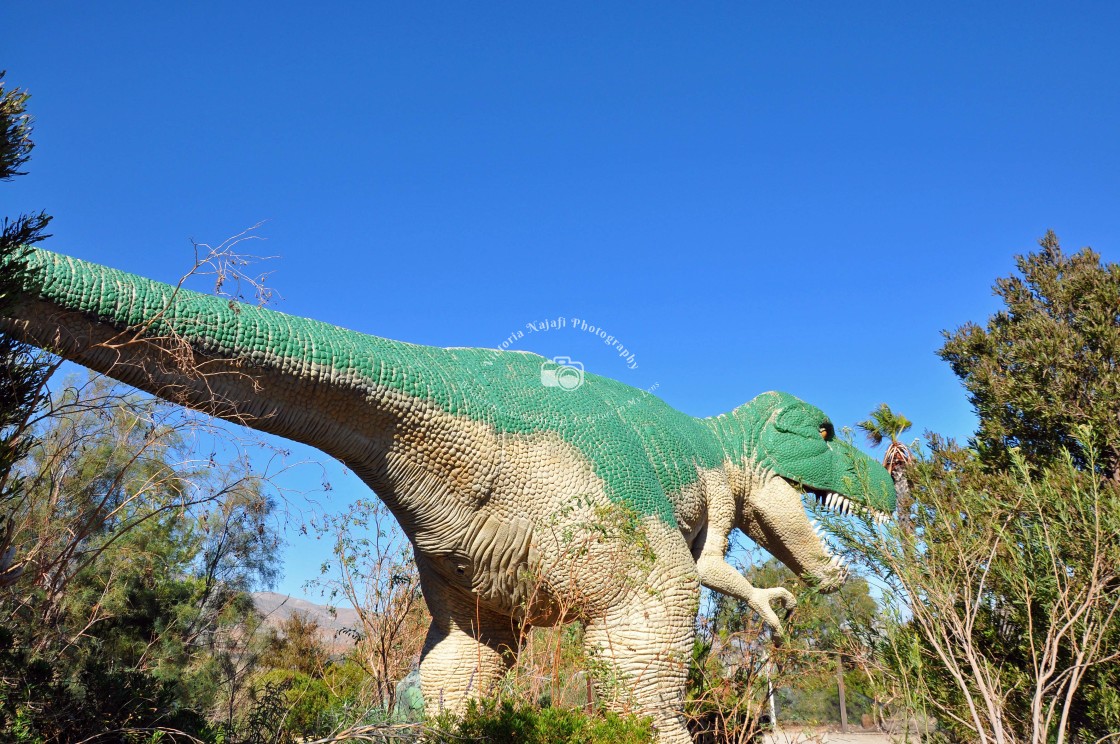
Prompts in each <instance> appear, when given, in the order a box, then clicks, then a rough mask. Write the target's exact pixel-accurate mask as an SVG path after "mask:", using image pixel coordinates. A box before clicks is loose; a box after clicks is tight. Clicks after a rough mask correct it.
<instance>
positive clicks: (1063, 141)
mask: <svg viewBox="0 0 1120 744" xmlns="http://www.w3.org/2000/svg"><path fill="white" fill-rule="evenodd" d="M0 23H2V24H3V28H4V35H3V36H4V38H3V41H2V42H0V50H2V52H3V53H2V54H0V67H2V68H6V69H7V70H8V76H7V82H8V84H9V85H13V86H19V87H26V88H28V89H30V91H31V92H32V94H33V98H32V100H31V102H30V108H31V111H32V113H33V114H34V115H35V116H36V118H37V121H38V124H37V127H36V137H35V138H36V141H37V143H38V147H37V149H36V150H35V153H34V157H33V159H32V160H31V162H30V164H29V170H30V175H28V176H26V177H24V178H21V179H18V180H17V181H15V182H13V183H11V184H7V185H5V186H4V187H3V189H2V191H0V194H2V196H3V205H2V210H0V213H2V214H6V215H13V214H15V213H17V212H19V211H32V210H39V209H45V210H47V211H48V212H50V213H51V214H53V215H54V216H55V220H54V222H53V223H52V225H51V227H52V232H53V233H54V236H55V237H54V238H53V239H51V240H50V241H49V242H48V243H47V244H46V246H45V247H49V248H51V249H53V250H56V251H59V252H63V253H68V254H71V255H75V256H78V257H81V258H85V259H89V260H93V261H97V262H101V263H104V264H108V265H111V266H114V267H116V268H121V269H125V270H128V271H133V272H136V273H140V274H144V275H147V276H150V277H152V278H156V279H161V280H164V281H174V280H175V279H177V278H178V277H179V276H180V275H181V274H182V273H183V272H184V271H185V270H186V269H187V268H189V265H190V262H191V259H192V256H193V253H192V249H191V243H190V239H191V238H193V239H195V240H199V241H203V242H209V243H218V242H221V241H222V240H223V239H225V238H227V237H229V236H230V235H233V234H234V233H237V232H239V231H241V230H242V229H244V228H246V227H248V226H250V225H253V224H254V223H257V222H259V221H261V220H267V222H266V223H265V224H264V225H263V226H262V227H261V228H260V229H259V231H258V232H259V234H260V235H262V236H264V237H266V238H267V243H264V244H258V245H255V246H253V249H254V250H255V251H257V252H263V253H268V254H270V255H276V256H279V258H278V259H277V260H276V261H273V262H272V265H271V266H270V268H271V269H273V270H274V273H273V274H272V276H271V278H270V280H269V281H270V284H271V285H272V286H273V287H274V288H276V289H277V290H278V291H279V292H280V293H281V294H282V295H283V297H284V300H283V301H282V302H280V303H278V304H277V305H276V307H277V309H280V310H283V311H285V312H289V313H295V314H300V315H306V316H311V317H315V318H318V319H321V320H325V321H329V322H332V323H336V324H339V325H343V326H347V327H350V328H354V329H356V330H360V331H364V332H367V333H372V334H377V335H381V336H387V337H391V338H396V339H401V340H406V341H412V342H416V343H425V344H434V345H440V346H485V347H496V346H500V345H501V344H502V343H503V342H505V341H507V339H510V337H511V335H512V336H514V337H515V338H513V340H512V342H511V343H510V344H509V348H520V349H528V350H532V351H536V352H539V353H542V354H545V355H547V356H553V355H556V354H566V355H568V356H570V357H572V358H573V359H576V360H577V361H581V362H583V363H584V364H585V365H586V367H587V369H588V370H590V371H594V372H597V373H600V374H604V375H607V376H611V377H615V378H616V379H619V380H622V381H624V382H627V383H630V384H633V385H635V386H638V387H643V388H651V387H653V386H656V393H657V394H658V395H661V396H662V397H663V398H664V399H665V400H666V401H668V402H669V403H670V404H672V405H674V406H676V407H677V408H680V409H681V410H683V411H686V412H688V413H691V414H695V415H703V416H707V415H712V414H715V413H719V412H722V411H726V410H729V409H731V408H733V407H734V406H736V405H739V404H740V403H743V402H745V401H746V400H748V399H749V398H751V397H753V396H754V395H755V394H757V393H759V392H762V391H765V390H770V389H782V390H786V391H788V392H791V393H793V394H795V395H798V396H800V397H802V398H805V399H806V400H808V401H810V402H812V403H814V404H816V405H818V406H820V407H821V408H823V409H824V410H825V411H827V412H829V413H830V414H831V416H832V417H833V419H834V420H835V422H836V423H837V425H838V426H842V425H850V424H852V423H854V422H855V421H857V420H859V419H860V418H863V417H864V416H866V414H867V412H868V411H869V410H870V409H871V408H873V407H874V406H875V405H877V404H878V403H879V402H881V401H885V402H888V403H890V404H891V405H892V406H893V407H894V408H895V409H896V410H899V411H902V412H903V413H905V414H906V415H908V416H909V417H910V418H911V419H913V420H914V421H915V423H916V429H917V430H918V431H921V430H925V429H929V430H934V431H938V432H941V433H945V434H948V435H951V436H956V437H961V438H963V437H967V436H968V434H969V433H970V432H971V430H972V427H973V424H974V418H973V416H972V413H971V411H970V407H969V405H968V402H967V399H966V397H965V395H964V393H963V391H962V389H961V387H960V385H959V383H958V381H957V380H956V378H954V377H953V375H952V374H951V372H950V370H949V368H948V366H947V365H945V364H944V363H943V362H941V361H940V360H939V359H938V358H937V356H936V354H935V351H936V349H937V348H938V347H939V346H940V332H941V331H942V329H947V328H955V327H957V326H958V325H960V324H961V323H964V322H965V321H968V320H976V321H982V320H984V319H985V318H986V317H987V316H988V315H989V314H990V313H991V312H993V311H994V310H995V309H996V307H997V303H996V300H995V299H994V298H993V297H992V295H991V289H990V288H991V285H992V282H993V280H994V279H995V278H996V277H997V276H1001V275H1006V274H1008V273H1010V271H1011V270H1012V267H1013V258H1012V257H1013V255H1014V254H1016V253H1021V252H1026V251H1028V250H1031V249H1032V248H1033V247H1034V246H1035V243H1036V241H1037V239H1038V238H1039V237H1041V235H1042V234H1043V233H1044V232H1045V230H1046V229H1048V228H1052V229H1054V230H1055V231H1056V232H1057V233H1058V235H1059V236H1060V237H1061V238H1062V241H1063V244H1064V245H1065V247H1067V248H1070V249H1073V248H1078V247H1081V246H1083V245H1092V246H1093V247H1094V248H1096V249H1097V250H1099V251H1101V252H1102V253H1103V254H1104V256H1105V258H1106V259H1108V260H1114V261H1115V260H1117V259H1118V258H1120V209H1118V207H1120V87H1118V84H1117V80H1118V79H1120V51H1118V50H1120V44H1117V39H1118V38H1120V4H1117V3H1115V2H1079V3H1023V2H1006V3H1002V2H989V3H975V2H969V3H949V2H946V3H925V4H920V5H919V4H917V3H898V2H850V3H836V2H827V3H826V2H798V3H757V2H739V3H683V2H682V3H675V4H669V3H641V4H638V3H615V2H595V3H572V2H569V3H554V4H550V5H546V4H544V3H462V2H448V3H374V2H370V3H358V2H352V3H315V4H311V3H290V2H280V1H279V0H271V1H269V2H236V3H231V2H209V3H207V2H193V3H148V2H116V3H79V2H51V3H26V2H25V3H5V4H4V5H3V6H2V7H0ZM561 317H562V318H565V319H566V321H567V324H566V327H564V328H557V329H554V330H551V331H548V332H547V333H542V332H535V333H530V332H529V329H528V328H527V325H526V324H528V323H534V324H539V323H540V322H541V321H546V320H549V319H557V318H561ZM572 318H579V319H581V320H584V321H586V322H587V323H588V324H589V325H594V326H596V327H597V328H602V329H604V330H605V331H606V332H607V333H609V334H610V335H612V336H615V337H616V338H618V339H619V340H621V341H622V342H623V343H624V344H625V345H626V346H627V347H628V349H629V350H630V351H631V352H632V353H633V354H634V360H633V361H632V362H631V364H636V365H637V366H636V368H634V369H631V368H630V365H629V364H627V363H625V362H624V361H623V360H621V359H619V358H618V357H617V356H615V355H614V354H613V353H612V352H611V351H610V350H609V349H608V348H607V346H606V345H605V344H603V342H602V341H601V340H600V339H598V338H596V337H594V336H592V335H591V334H589V333H587V332H584V331H582V330H576V329H573V327H572V323H571V319H572ZM517 331H521V332H522V333H524V334H525V335H524V337H522V338H516V332H517ZM335 472H336V475H334V476H332V481H333V484H334V490H333V491H332V492H331V493H330V494H326V495H322V496H321V497H320V500H321V501H322V502H323V503H325V504H326V505H327V506H330V505H332V504H334V505H337V504H341V503H343V502H344V501H345V500H346V499H348V498H353V497H354V496H355V495H357V494H358V493H359V492H360V490H361V488H362V486H361V485H360V484H359V483H358V482H357V481H356V480H355V479H353V478H349V477H346V476H344V475H341V474H337V468H335ZM317 479H318V476H317V475H316V476H315V480H316V481H317ZM291 540H292V543H291V547H290V549H289V552H288V570H287V574H288V575H287V578H286V579H285V580H284V581H283V582H282V584H281V586H280V587H279V588H280V589H281V590H282V591H292V592H296V593H300V592H299V586H300V584H301V582H302V581H303V580H305V579H306V578H308V577H309V576H310V575H312V574H313V573H314V572H315V568H316V567H317V565H318V563H319V561H320V560H322V558H323V557H324V554H325V546H323V545H322V544H315V543H308V542H306V541H304V540H301V539H300V538H298V536H296V535H294V534H293V535H292V536H291Z"/></svg>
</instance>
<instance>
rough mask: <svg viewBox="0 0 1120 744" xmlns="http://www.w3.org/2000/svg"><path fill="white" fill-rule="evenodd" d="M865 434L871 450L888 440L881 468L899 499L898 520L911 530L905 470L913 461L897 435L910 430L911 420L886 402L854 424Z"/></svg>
mask: <svg viewBox="0 0 1120 744" xmlns="http://www.w3.org/2000/svg"><path fill="white" fill-rule="evenodd" d="M856 426H858V427H859V428H860V429H862V430H863V431H864V433H865V434H867V441H869V442H870V443H871V445H872V446H873V447H878V446H879V445H881V444H882V443H883V440H890V444H889V445H887V451H886V453H885V454H884V455H883V467H885V468H886V469H887V472H888V473H890V474H891V480H893V481H894V489H895V493H896V495H897V497H898V499H897V500H898V508H897V513H898V521H899V524H900V525H901V526H902V528H903V529H909V528H910V484H909V482H908V481H907V480H906V467H907V466H908V465H909V464H910V462H911V460H913V459H914V456H913V454H912V453H911V452H910V448H909V447H907V446H906V445H905V444H904V443H903V442H902V440H900V439H899V437H900V436H902V435H903V434H905V433H906V432H908V431H909V430H910V427H911V426H912V424H911V423H910V419H908V418H906V417H905V416H903V415H902V414H901V413H895V412H894V411H892V410H891V407H890V406H888V405H887V404H886V403H880V404H879V407H878V408H876V409H875V410H874V411H872V412H871V418H869V419H866V420H865V421H860V422H859V423H858V424H856Z"/></svg>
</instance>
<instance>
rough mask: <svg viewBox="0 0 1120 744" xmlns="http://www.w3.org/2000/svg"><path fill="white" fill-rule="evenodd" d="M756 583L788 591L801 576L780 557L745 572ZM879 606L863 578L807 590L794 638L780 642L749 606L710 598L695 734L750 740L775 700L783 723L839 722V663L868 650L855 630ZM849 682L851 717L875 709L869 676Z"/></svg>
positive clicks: (792, 624)
mask: <svg viewBox="0 0 1120 744" xmlns="http://www.w3.org/2000/svg"><path fill="white" fill-rule="evenodd" d="M745 574H746V576H747V578H748V580H750V582H751V583H752V584H753V585H755V586H789V585H792V584H795V583H796V582H797V577H796V576H795V575H794V574H793V572H792V571H790V570H789V569H788V568H786V567H785V566H783V565H782V564H781V563H779V562H778V561H777V559H774V558H768V559H766V560H765V561H758V562H756V563H755V564H754V565H752V566H751V567H750V568H748V569H747V570H746V571H745ZM876 615H877V608H876V604H875V601H874V600H873V599H872V598H871V596H870V594H869V592H868V585H867V582H866V581H863V580H862V579H854V580H851V581H849V582H847V583H846V584H845V585H844V586H843V587H842V588H841V589H840V590H839V591H838V592H835V593H833V594H820V593H819V592H815V591H811V590H810V591H807V592H804V593H802V594H801V596H800V597H799V598H798V604H797V607H796V609H795V610H793V611H792V612H791V614H790V615H789V616H788V617H787V618H786V621H785V625H786V626H787V635H786V638H785V639H784V641H783V642H782V643H775V642H774V641H773V640H772V639H771V638H769V637H768V636H767V635H765V634H764V628H763V625H762V621H761V619H760V618H759V617H758V616H757V615H756V614H754V613H753V611H752V610H751V608H750V607H749V606H748V605H747V603H746V602H744V601H742V600H738V599H735V598H733V597H728V596H726V595H721V594H714V593H713V594H712V595H710V601H709V602H708V603H707V605H706V606H705V608H704V610H703V612H702V613H701V614H700V617H699V619H698V634H697V639H696V643H695V645H694V649H693V659H692V663H691V665H690V669H689V690H688V706H687V710H688V712H689V714H690V716H691V717H692V718H693V719H694V722H695V723H694V729H695V730H696V731H702V730H703V731H709V732H713V733H714V734H715V735H716V738H717V740H721V741H749V740H751V738H752V737H753V736H755V735H756V734H758V733H759V732H761V731H762V730H763V729H764V728H765V724H766V721H767V720H768V719H769V715H770V712H769V696H770V694H771V691H773V692H774V694H775V696H776V698H777V703H778V705H777V708H778V711H777V712H778V720H779V721H782V722H786V721H794V722H800V723H821V722H834V721H838V720H839V697H838V693H837V681H836V663H837V662H836V659H837V656H838V655H839V654H844V655H852V654H857V653H864V652H865V650H866V648H867V645H866V639H864V638H862V637H861V636H859V635H858V634H856V633H855V632H854V629H857V628H861V627H865V626H867V625H870V624H872V622H873V618H875V617H876ZM845 681H846V683H847V685H848V689H849V690H850V691H851V693H852V694H849V695H848V698H847V708H848V714H849V716H851V717H853V718H855V719H857V720H858V718H859V717H860V716H861V715H863V714H865V713H870V712H871V704H872V695H871V693H870V689H869V687H868V681H867V680H866V678H865V677H863V676H861V675H860V674H858V673H856V672H855V671H849V672H848V673H847V674H846V675H845Z"/></svg>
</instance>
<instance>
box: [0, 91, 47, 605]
mask: <svg viewBox="0 0 1120 744" xmlns="http://www.w3.org/2000/svg"><path fill="white" fill-rule="evenodd" d="M3 80H4V73H3V72H0V181H10V180H12V179H13V178H15V177H16V176H20V175H23V174H24V173H23V171H21V170H19V169H20V168H21V167H22V166H23V165H24V163H26V162H27V159H28V158H29V157H31V150H32V149H33V148H34V146H35V144H34V142H33V141H32V139H31V117H30V116H28V114H27V112H26V105H27V99H28V98H29V97H30V96H29V95H28V94H27V93H26V92H25V91H20V90H18V89H9V88H6V87H5V86H4V83H3ZM50 219H51V218H50V217H49V216H48V215H47V214H46V213H42V212H40V213H39V214H37V215H31V216H25V215H20V216H19V217H16V218H15V219H13V220H10V221H9V220H8V218H7V217H5V218H4V220H3V223H2V224H0V258H10V259H11V260H10V262H8V263H6V264H5V270H4V273H3V275H2V276H0V310H2V309H3V308H4V306H5V304H6V302H7V301H8V298H10V297H11V296H12V293H13V291H15V290H17V289H18V288H19V287H20V285H21V278H22V274H23V271H24V270H25V268H24V265H23V263H22V261H21V259H22V257H23V256H24V254H25V252H26V250H27V248H26V246H27V245H29V244H32V243H37V242H39V241H41V240H44V239H46V238H47V237H49V236H48V235H46V234H45V232H44V231H45V230H46V227H47V223H49V222H50ZM56 364H57V363H56V361H55V360H52V359H51V357H50V355H48V354H45V353H43V352H41V351H39V350H38V349H36V348H34V347H32V346H28V345H27V344H23V343H20V342H18V341H16V340H15V339H13V338H12V337H11V336H8V335H6V334H2V333H0V587H4V586H10V585H11V584H12V583H14V582H15V581H16V580H17V579H18V578H19V575H20V573H21V571H22V566H21V564H20V560H19V558H18V557H17V556H16V549H15V546H14V545H13V543H12V540H13V537H14V534H13V532H14V525H13V524H12V523H11V521H10V520H9V519H8V514H7V512H8V509H9V505H10V504H11V503H12V501H13V500H16V499H18V498H19V496H20V493H21V492H22V488H23V484H22V482H21V481H20V479H19V478H18V477H14V476H13V470H14V468H15V465H16V463H18V462H19V461H20V460H21V459H22V458H23V456H24V455H25V454H26V453H27V450H28V448H29V447H30V446H31V438H30V436H29V432H28V426H27V422H28V420H29V418H30V417H31V415H32V413H33V412H34V411H35V409H36V408H37V406H38V404H39V401H40V395H41V393H42V390H43V388H44V385H45V383H46V380H47V378H48V377H50V375H51V373H52V372H53V371H54V369H55V367H56Z"/></svg>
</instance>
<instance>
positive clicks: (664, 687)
mask: <svg viewBox="0 0 1120 744" xmlns="http://www.w3.org/2000/svg"><path fill="white" fill-rule="evenodd" d="M678 537H679V535H678ZM680 543H681V544H680V549H679V550H663V551H662V552H661V554H660V555H659V558H658V560H657V562H656V563H657V565H655V567H654V568H653V571H652V572H651V573H650V575H649V579H648V580H647V582H646V585H644V586H635V587H632V588H631V589H630V590H628V591H627V593H626V594H625V595H624V596H623V597H622V598H620V601H619V602H618V603H616V604H614V605H613V606H612V607H611V608H609V610H608V611H607V612H606V613H605V615H604V616H602V617H600V618H597V619H595V620H592V621H591V622H589V623H588V626H587V632H586V634H585V636H584V645H585V648H586V651H587V654H588V656H589V657H590V658H591V659H593V662H592V668H593V670H594V672H595V676H596V681H597V688H598V690H599V695H600V698H601V699H602V700H603V702H604V703H605V704H606V706H607V707H608V708H610V709H612V710H616V711H620V712H631V713H638V714H640V715H647V716H650V717H652V718H653V721H654V725H655V726H656V727H657V731H658V741H659V742H661V744H690V743H691V741H692V737H691V736H689V733H688V730H687V729H686V727H685V722H684V717H683V715H682V713H681V708H682V706H683V704H684V694H685V687H686V685H687V677H688V662H689V656H690V653H691V650H692V640H693V635H694V632H695V631H694V624H695V621H696V609H697V604H698V602H699V597H700V587H699V582H698V580H697V577H696V572H695V567H694V566H693V565H692V561H691V558H690V557H689V555H688V550H687V548H686V547H685V546H684V541H683V540H681V541H680ZM658 547H659V548H661V546H658ZM665 553H670V556H666V555H665ZM667 557H671V558H673V559H674V560H671V561H670V560H666V558H667ZM666 564H668V565H666Z"/></svg>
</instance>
